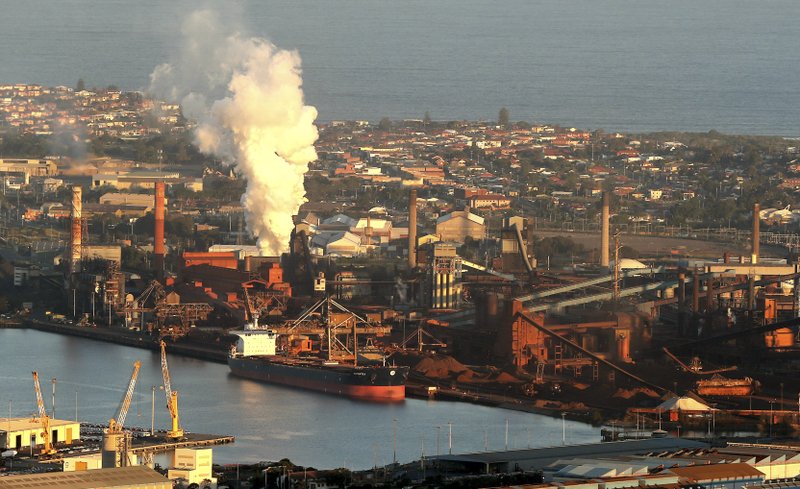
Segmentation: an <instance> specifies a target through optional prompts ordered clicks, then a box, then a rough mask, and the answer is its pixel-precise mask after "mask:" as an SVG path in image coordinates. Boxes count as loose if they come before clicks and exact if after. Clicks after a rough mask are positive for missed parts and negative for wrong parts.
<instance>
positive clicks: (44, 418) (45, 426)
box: [32, 371, 56, 455]
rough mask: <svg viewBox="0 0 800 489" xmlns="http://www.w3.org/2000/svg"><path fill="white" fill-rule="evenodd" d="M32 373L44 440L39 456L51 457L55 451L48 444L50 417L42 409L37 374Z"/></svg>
mask: <svg viewBox="0 0 800 489" xmlns="http://www.w3.org/2000/svg"><path fill="white" fill-rule="evenodd" d="M32 373H33V387H34V389H36V406H37V407H38V408H39V422H40V423H42V439H43V440H44V448H42V451H41V455H52V454H54V453H56V451H55V449H54V448H53V444H52V443H51V442H50V416H48V415H47V410H46V409H45V408H44V400H43V399H42V388H41V387H39V373H38V372H36V371H33V372H32Z"/></svg>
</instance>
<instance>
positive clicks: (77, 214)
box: [69, 185, 83, 273]
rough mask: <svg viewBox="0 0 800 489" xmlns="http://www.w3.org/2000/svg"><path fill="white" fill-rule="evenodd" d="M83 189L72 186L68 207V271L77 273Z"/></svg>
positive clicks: (79, 260)
mask: <svg viewBox="0 0 800 489" xmlns="http://www.w3.org/2000/svg"><path fill="white" fill-rule="evenodd" d="M82 200H83V191H82V190H81V187H80V186H78V185H75V186H73V187H72V205H71V207H70V217H71V225H72V232H71V235H70V246H69V271H70V273H77V272H78V271H79V269H78V267H79V266H80V262H81V248H82V245H83V239H82V236H81V232H82V228H83V226H82V225H81V213H82V208H83V203H82Z"/></svg>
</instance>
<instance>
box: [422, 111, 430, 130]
mask: <svg viewBox="0 0 800 489" xmlns="http://www.w3.org/2000/svg"><path fill="white" fill-rule="evenodd" d="M422 125H423V126H425V127H428V126H430V125H431V113H430V112H428V111H427V110H426V111H425V117H423V118H422Z"/></svg>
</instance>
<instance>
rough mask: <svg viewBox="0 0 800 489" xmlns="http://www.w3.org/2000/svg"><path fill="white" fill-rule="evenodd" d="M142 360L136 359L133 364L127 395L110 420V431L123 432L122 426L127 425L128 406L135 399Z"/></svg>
mask: <svg viewBox="0 0 800 489" xmlns="http://www.w3.org/2000/svg"><path fill="white" fill-rule="evenodd" d="M141 366H142V362H140V361H139V360H136V363H134V364H133V372H132V373H131V380H130V382H128V390H127V391H125V396H123V398H122V402H121V403H120V405H119V408H118V409H117V413H116V415H115V416H114V417H113V418H111V419H110V420H109V422H108V432H109V433H112V434H113V433H122V427H123V426H124V425H125V417H126V416H127V415H128V408H130V407H131V400H132V399H133V389H134V388H135V387H136V378H137V377H138V376H139V367H141Z"/></svg>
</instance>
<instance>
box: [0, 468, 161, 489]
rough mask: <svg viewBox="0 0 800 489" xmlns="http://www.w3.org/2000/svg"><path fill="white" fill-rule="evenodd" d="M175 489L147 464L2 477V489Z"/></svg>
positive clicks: (0, 485)
mask: <svg viewBox="0 0 800 489" xmlns="http://www.w3.org/2000/svg"><path fill="white" fill-rule="evenodd" d="M51 487H58V488H60V489H172V481H170V480H169V479H167V478H166V477H164V476H163V475H161V474H159V473H158V472H156V471H155V470H153V469H150V468H147V467H144V466H134V467H118V468H115V469H98V470H86V471H81V472H48V473H46V474H24V475H10V476H8V477H0V489H23V488H24V489H40V488H42V489H43V488H51Z"/></svg>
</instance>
